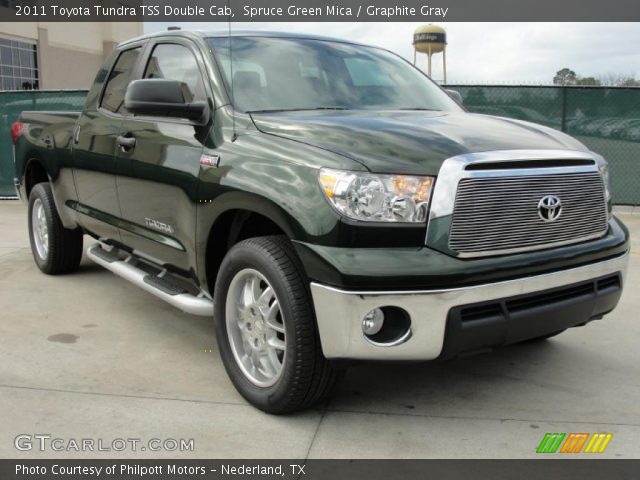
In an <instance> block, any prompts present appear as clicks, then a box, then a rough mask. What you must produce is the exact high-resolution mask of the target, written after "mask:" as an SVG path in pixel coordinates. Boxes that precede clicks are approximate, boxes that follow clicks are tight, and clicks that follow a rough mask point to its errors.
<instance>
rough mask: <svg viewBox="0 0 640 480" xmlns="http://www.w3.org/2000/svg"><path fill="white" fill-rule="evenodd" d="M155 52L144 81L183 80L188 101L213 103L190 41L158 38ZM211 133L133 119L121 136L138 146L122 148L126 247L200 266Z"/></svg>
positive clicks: (180, 122) (186, 266) (185, 124)
mask: <svg viewBox="0 0 640 480" xmlns="http://www.w3.org/2000/svg"><path fill="white" fill-rule="evenodd" d="M149 48H150V55H149V59H148V61H147V63H146V67H145V68H144V72H143V75H142V77H143V78H164V79H170V80H176V81H180V82H182V84H183V94H184V96H185V99H186V100H187V101H207V97H208V96H207V93H206V88H205V83H204V81H203V78H204V77H203V74H202V73H203V72H202V71H201V70H200V67H199V64H198V61H197V59H196V56H195V54H194V50H192V49H191V48H190V46H189V44H188V43H186V42H182V41H178V40H176V41H171V42H165V41H162V40H158V42H157V44H156V45H153V46H150V47H149ZM209 129H210V124H209V125H205V126H198V125H193V124H192V122H189V121H187V120H184V119H175V118H174V119H170V118H163V117H158V118H150V117H131V116H128V117H126V118H125V120H124V121H123V123H122V127H121V132H120V136H121V138H122V139H123V140H124V139H134V141H135V144H133V142H129V143H130V144H129V145H121V146H120V147H119V148H118V149H117V154H116V159H117V168H118V178H117V187H118V192H119V198H120V206H121V210H122V217H123V224H122V226H121V230H120V234H121V237H122V241H123V243H125V244H127V245H129V246H130V247H133V248H134V249H136V250H138V251H139V252H141V253H143V254H145V255H146V256H148V257H152V258H153V259H155V260H156V261H157V262H159V263H162V264H170V265H173V266H175V267H178V268H180V269H181V270H184V271H189V270H191V269H192V268H193V267H194V266H195V265H196V258H195V231H196V201H197V200H196V199H197V188H198V176H199V172H200V157H201V155H202V152H203V148H204V144H205V142H206V139H207V135H208V131H209ZM121 141H122V140H121Z"/></svg>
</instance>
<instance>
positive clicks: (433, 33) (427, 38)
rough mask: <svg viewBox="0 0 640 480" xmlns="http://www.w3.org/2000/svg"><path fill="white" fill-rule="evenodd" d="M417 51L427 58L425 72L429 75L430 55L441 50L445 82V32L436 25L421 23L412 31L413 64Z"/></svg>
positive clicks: (445, 80)
mask: <svg viewBox="0 0 640 480" xmlns="http://www.w3.org/2000/svg"><path fill="white" fill-rule="evenodd" d="M418 52H420V53H426V54H427V58H428V59H429V69H428V71H427V73H428V74H429V77H431V57H432V56H433V55H435V54H436V53H440V52H442V72H443V74H444V83H445V84H446V83H447V32H446V31H445V29H444V28H442V27H439V26H438V25H431V24H429V25H422V26H421V27H418V28H416V31H415V32H413V64H414V65H415V64H416V57H417V54H418Z"/></svg>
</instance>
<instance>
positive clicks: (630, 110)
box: [448, 85, 640, 205]
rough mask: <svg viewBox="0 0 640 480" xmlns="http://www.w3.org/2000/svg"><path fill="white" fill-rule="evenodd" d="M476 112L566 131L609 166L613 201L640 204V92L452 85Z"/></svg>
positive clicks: (615, 89) (588, 88)
mask: <svg viewBox="0 0 640 480" xmlns="http://www.w3.org/2000/svg"><path fill="white" fill-rule="evenodd" d="M448 88H451V89H453V90H457V91H458V92H460V94H461V95H462V98H463V99H464V105H465V107H467V108H468V109H469V110H470V111H471V112H477V113H485V114H487V115H498V116H501V117H510V118H517V119H520V120H527V121H530V122H535V123H540V124H542V125H547V126H549V127H553V128H556V129H558V130H562V131H564V132H567V133H568V134H570V135H572V136H574V137H576V138H577V139H579V140H580V141H581V142H583V143H584V144H585V145H586V146H587V147H588V148H590V149H591V150H593V151H594V152H597V153H599V154H600V155H602V156H603V157H605V158H606V159H607V160H608V161H609V164H610V171H611V184H612V190H613V201H614V203H616V204H625V205H640V185H638V180H640V88H612V87H528V86H504V85H498V86H493V85H491V86H488V85H482V86H479V85H449V86H448Z"/></svg>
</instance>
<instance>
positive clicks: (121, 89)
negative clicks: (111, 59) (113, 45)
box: [100, 47, 140, 113]
mask: <svg viewBox="0 0 640 480" xmlns="http://www.w3.org/2000/svg"><path fill="white" fill-rule="evenodd" d="M139 56H140V47H138V48H132V49H131V50H125V51H124V52H122V53H121V54H120V56H119V57H118V60H116V64H115V66H114V67H113V69H112V70H111V73H110V74H109V78H108V79H107V84H106V85H105V87H104V94H103V95H102V103H101V104H100V106H101V107H102V108H105V109H107V110H109V111H110V112H113V113H122V112H123V111H124V94H125V92H126V91H127V87H128V86H129V82H130V81H131V73H132V71H133V67H134V66H135V64H136V62H137V61H138V57H139Z"/></svg>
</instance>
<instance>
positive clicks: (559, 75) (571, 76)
mask: <svg viewBox="0 0 640 480" xmlns="http://www.w3.org/2000/svg"><path fill="white" fill-rule="evenodd" d="M576 80H577V78H576V72H574V71H573V70H571V69H570V68H566V67H565V68H563V69H562V70H558V71H557V72H556V76H555V77H553V84H554V85H562V86H565V85H575V84H576Z"/></svg>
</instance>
